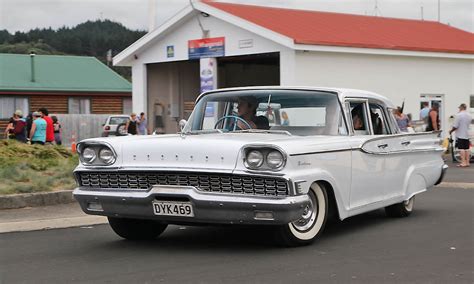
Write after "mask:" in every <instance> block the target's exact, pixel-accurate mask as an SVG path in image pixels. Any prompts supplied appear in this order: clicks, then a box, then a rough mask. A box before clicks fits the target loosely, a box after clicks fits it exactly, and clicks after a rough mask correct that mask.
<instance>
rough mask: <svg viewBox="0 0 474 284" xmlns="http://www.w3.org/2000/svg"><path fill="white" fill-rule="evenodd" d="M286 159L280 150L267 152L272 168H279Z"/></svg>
mask: <svg viewBox="0 0 474 284" xmlns="http://www.w3.org/2000/svg"><path fill="white" fill-rule="evenodd" d="M284 162H285V159H284V158H283V154H282V153H280V151H276V150H274V151H270V152H269V153H268V154H267V165H268V167H269V168H271V169H278V168H279V167H281V166H282V165H283V163H284Z"/></svg>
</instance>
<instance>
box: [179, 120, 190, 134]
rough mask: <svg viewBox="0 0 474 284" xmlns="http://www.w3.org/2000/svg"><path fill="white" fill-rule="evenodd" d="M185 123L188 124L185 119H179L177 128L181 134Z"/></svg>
mask: <svg viewBox="0 0 474 284" xmlns="http://www.w3.org/2000/svg"><path fill="white" fill-rule="evenodd" d="M186 123H188V122H187V121H186V119H181V120H180V121H179V128H180V129H181V132H183V129H184V127H185V126H186Z"/></svg>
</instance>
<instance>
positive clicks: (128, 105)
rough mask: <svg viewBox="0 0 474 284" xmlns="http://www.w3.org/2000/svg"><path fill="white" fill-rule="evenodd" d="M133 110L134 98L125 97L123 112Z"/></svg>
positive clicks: (126, 112)
mask: <svg viewBox="0 0 474 284" xmlns="http://www.w3.org/2000/svg"><path fill="white" fill-rule="evenodd" d="M132 111H133V107H132V99H131V98H124V99H123V113H125V114H130V113H132Z"/></svg>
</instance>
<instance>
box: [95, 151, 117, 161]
mask: <svg viewBox="0 0 474 284" xmlns="http://www.w3.org/2000/svg"><path fill="white" fill-rule="evenodd" d="M99 160H101V161H102V162H104V163H106V164H112V163H113V162H114V160H115V155H114V152H112V150H110V149H109V148H102V149H101V150H100V151H99Z"/></svg>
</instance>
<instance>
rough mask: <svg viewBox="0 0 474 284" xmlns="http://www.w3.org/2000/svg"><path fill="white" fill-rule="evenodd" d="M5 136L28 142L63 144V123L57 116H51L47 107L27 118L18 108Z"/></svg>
mask: <svg viewBox="0 0 474 284" xmlns="http://www.w3.org/2000/svg"><path fill="white" fill-rule="evenodd" d="M5 136H6V137H7V138H8V139H15V140H17V141H19V142H22V143H28V144H39V145H45V144H56V145H61V144H62V138H61V124H60V123H59V121H58V118H57V117H56V116H52V117H50V116H49V112H48V110H47V109H46V108H40V109H38V110H37V111H35V112H33V113H30V114H29V115H28V116H27V117H26V118H24V117H23V112H22V111H21V110H16V111H15V113H13V116H12V117H11V118H10V121H9V122H8V125H7V128H6V129H5Z"/></svg>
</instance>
